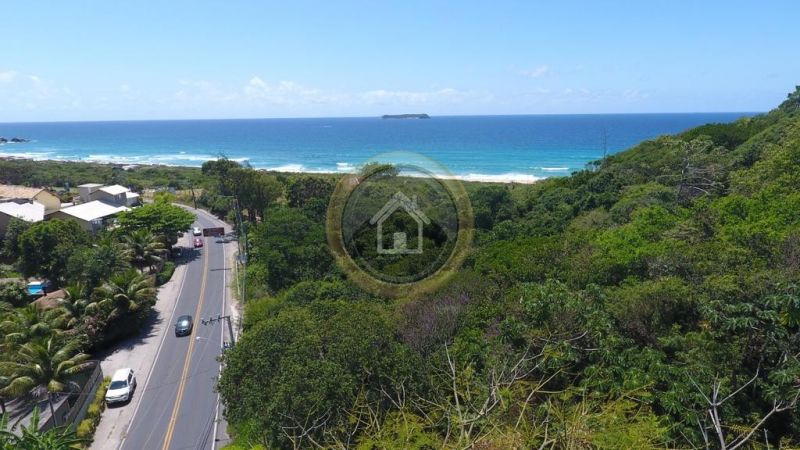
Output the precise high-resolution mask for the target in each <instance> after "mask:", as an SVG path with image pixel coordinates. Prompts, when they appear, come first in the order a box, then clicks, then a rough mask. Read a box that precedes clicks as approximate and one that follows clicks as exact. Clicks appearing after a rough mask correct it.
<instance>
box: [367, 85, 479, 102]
mask: <svg viewBox="0 0 800 450" xmlns="http://www.w3.org/2000/svg"><path fill="white" fill-rule="evenodd" d="M472 97H475V95H474V93H471V92H462V91H459V90H456V89H453V88H443V89H438V90H435V91H389V90H386V89H376V90H372V91H367V92H365V93H363V94H361V95H360V99H361V100H362V101H363V102H365V103H367V104H398V105H430V104H437V103H457V102H460V101H463V100H464V99H467V98H472Z"/></svg>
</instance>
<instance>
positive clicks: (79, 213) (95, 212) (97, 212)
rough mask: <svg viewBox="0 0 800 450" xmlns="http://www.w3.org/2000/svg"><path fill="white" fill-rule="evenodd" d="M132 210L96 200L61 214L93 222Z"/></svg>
mask: <svg viewBox="0 0 800 450" xmlns="http://www.w3.org/2000/svg"><path fill="white" fill-rule="evenodd" d="M129 210H130V208H127V207H125V206H115V205H111V204H108V203H106V202H104V201H101V200H95V201H92V202H88V203H82V204H80V205H75V206H70V207H69V208H64V209H62V210H61V212H63V213H65V214H69V215H70V216H73V217H77V218H78V219H81V220H84V221H86V222H90V221H92V220H97V219H102V218H104V217H108V216H112V215H114V214H117V213H121V212H123V211H129Z"/></svg>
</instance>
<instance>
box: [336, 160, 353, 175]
mask: <svg viewBox="0 0 800 450" xmlns="http://www.w3.org/2000/svg"><path fill="white" fill-rule="evenodd" d="M336 170H338V171H339V172H348V173H349V172H354V171H355V170H356V168H355V166H353V165H352V164H350V163H348V162H337V163H336Z"/></svg>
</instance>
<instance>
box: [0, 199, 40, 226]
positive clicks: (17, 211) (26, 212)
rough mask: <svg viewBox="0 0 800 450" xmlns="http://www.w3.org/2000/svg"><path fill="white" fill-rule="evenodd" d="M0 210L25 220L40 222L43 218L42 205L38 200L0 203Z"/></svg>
mask: <svg viewBox="0 0 800 450" xmlns="http://www.w3.org/2000/svg"><path fill="white" fill-rule="evenodd" d="M0 212H2V213H4V214H7V215H9V216H11V217H16V218H18V219H22V220H25V221H27V222H40V221H42V220H44V205H43V204H41V203H39V202H31V203H14V202H8V203H0Z"/></svg>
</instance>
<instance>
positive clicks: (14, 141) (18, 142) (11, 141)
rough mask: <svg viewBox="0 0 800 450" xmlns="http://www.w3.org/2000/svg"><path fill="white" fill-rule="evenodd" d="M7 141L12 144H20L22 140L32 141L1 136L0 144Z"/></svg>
mask: <svg viewBox="0 0 800 450" xmlns="http://www.w3.org/2000/svg"><path fill="white" fill-rule="evenodd" d="M6 142H8V143H11V144H20V143H22V142H30V141H28V140H27V139H24V138H18V137H12V138H11V139H6V138H4V137H2V136H0V144H5V143H6Z"/></svg>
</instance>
